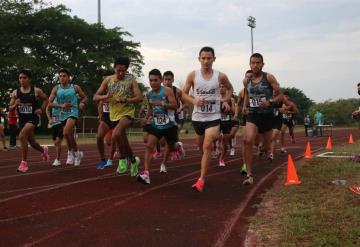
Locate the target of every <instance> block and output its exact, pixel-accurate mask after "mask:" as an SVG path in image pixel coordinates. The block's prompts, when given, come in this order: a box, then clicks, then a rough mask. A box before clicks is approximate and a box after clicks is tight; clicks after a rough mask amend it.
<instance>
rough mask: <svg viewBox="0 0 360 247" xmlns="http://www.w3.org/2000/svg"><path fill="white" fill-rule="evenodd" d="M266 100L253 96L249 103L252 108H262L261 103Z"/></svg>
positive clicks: (262, 97) (263, 97)
mask: <svg viewBox="0 0 360 247" xmlns="http://www.w3.org/2000/svg"><path fill="white" fill-rule="evenodd" d="M264 100H266V97H265V96H253V97H250V99H249V103H250V107H254V108H255V107H260V103H261V102H262V101H264Z"/></svg>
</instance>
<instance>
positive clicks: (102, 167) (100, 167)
mask: <svg viewBox="0 0 360 247" xmlns="http://www.w3.org/2000/svg"><path fill="white" fill-rule="evenodd" d="M105 166H106V160H105V159H101V160H100V162H99V164H98V165H97V167H96V169H98V170H104V168H105Z"/></svg>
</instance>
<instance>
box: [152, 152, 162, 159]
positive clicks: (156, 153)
mask: <svg viewBox="0 0 360 247" xmlns="http://www.w3.org/2000/svg"><path fill="white" fill-rule="evenodd" d="M160 157H161V153H160V152H158V151H155V153H154V154H153V158H154V159H158V158H160Z"/></svg>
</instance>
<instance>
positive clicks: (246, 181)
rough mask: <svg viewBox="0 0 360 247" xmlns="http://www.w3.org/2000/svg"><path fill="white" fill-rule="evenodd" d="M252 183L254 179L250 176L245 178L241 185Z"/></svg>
mask: <svg viewBox="0 0 360 247" xmlns="http://www.w3.org/2000/svg"><path fill="white" fill-rule="evenodd" d="M253 183H254V179H253V177H252V176H251V175H250V176H246V178H245V180H244V182H243V184H244V185H250V184H253Z"/></svg>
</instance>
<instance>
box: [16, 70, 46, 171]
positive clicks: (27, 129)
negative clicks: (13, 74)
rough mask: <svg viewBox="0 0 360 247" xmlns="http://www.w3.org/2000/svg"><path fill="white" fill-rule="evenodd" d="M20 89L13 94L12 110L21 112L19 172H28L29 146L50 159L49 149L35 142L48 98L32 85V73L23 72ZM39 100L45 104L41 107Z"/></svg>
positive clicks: (20, 74)
mask: <svg viewBox="0 0 360 247" xmlns="http://www.w3.org/2000/svg"><path fill="white" fill-rule="evenodd" d="M19 82H20V85H21V86H20V87H19V88H18V89H15V90H14V91H13V92H12V94H11V100H10V110H13V109H14V108H17V110H18V112H19V124H20V128H21V131H20V134H19V138H20V142H21V150H22V160H21V162H20V165H19V167H18V171H19V172H26V171H27V170H28V169H29V168H28V164H27V154H28V144H30V145H31V146H32V147H33V148H34V149H36V150H38V151H39V152H41V154H42V158H43V159H44V160H48V159H49V154H48V149H47V147H42V146H40V144H39V143H38V142H36V140H35V135H34V132H35V128H36V126H37V124H38V121H39V116H40V115H41V113H42V112H43V111H45V108H46V105H47V96H46V95H45V94H44V92H43V91H42V90H41V89H40V88H36V87H33V86H32V85H31V72H30V71H28V70H22V71H20V73H19ZM38 100H42V101H43V104H42V107H40V103H39V102H38Z"/></svg>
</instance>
